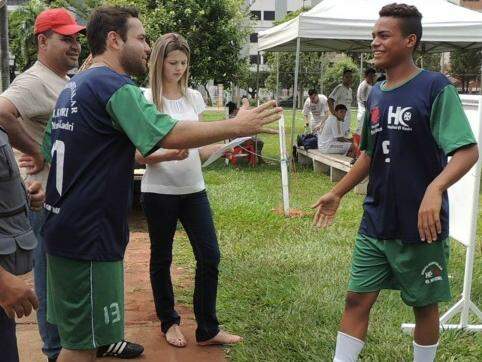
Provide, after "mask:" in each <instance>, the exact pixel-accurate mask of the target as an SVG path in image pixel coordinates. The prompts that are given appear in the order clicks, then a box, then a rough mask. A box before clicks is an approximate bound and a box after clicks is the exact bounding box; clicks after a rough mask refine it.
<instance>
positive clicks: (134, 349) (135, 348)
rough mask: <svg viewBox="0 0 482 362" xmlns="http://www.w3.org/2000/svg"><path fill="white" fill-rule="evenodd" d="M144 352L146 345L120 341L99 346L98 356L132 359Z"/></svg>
mask: <svg viewBox="0 0 482 362" xmlns="http://www.w3.org/2000/svg"><path fill="white" fill-rule="evenodd" d="M142 352H144V347H142V346H141V345H140V344H137V343H132V342H127V341H124V340H122V341H120V342H117V343H112V344H111V345H108V346H101V347H99V348H97V357H98V358H100V357H116V358H122V359H130V358H136V357H139V356H140V355H141V354H142Z"/></svg>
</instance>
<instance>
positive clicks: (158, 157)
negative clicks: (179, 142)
mask: <svg viewBox="0 0 482 362" xmlns="http://www.w3.org/2000/svg"><path fill="white" fill-rule="evenodd" d="M187 156H189V150H186V149H180V150H176V149H174V150H157V151H156V152H153V153H151V154H150V155H149V156H146V157H144V156H142V155H141V153H140V152H139V151H137V150H136V162H137V163H140V164H143V165H151V164H153V163H158V162H165V161H174V160H178V161H180V160H184V159H185V158H187Z"/></svg>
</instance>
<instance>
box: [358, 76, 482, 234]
mask: <svg viewBox="0 0 482 362" xmlns="http://www.w3.org/2000/svg"><path fill="white" fill-rule="evenodd" d="M474 143H476V141H475V138H474V135H473V133H472V130H471V128H470V125H469V123H468V120H467V117H466V115H465V113H464V111H463V108H462V104H461V102H460V99H459V97H458V94H457V91H456V90H455V88H454V87H453V86H452V85H451V84H450V82H449V81H448V79H447V78H446V77H445V76H444V75H442V74H440V73H436V72H429V71H425V70H422V71H420V72H419V73H418V74H417V75H416V76H414V77H413V78H411V79H410V80H408V81H407V82H405V83H404V84H402V85H400V86H398V87H396V88H392V89H386V88H385V82H384V83H377V84H376V85H375V86H374V87H373V88H372V90H371V93H370V95H369V97H368V101H367V112H366V115H365V122H364V128H363V134H362V144H361V149H362V150H364V151H365V153H366V154H367V155H368V156H370V157H371V164H370V172H369V183H368V191H367V196H366V198H365V202H364V205H363V206H364V213H363V218H362V221H361V225H360V229H359V232H360V233H361V234H364V235H367V236H371V237H375V238H378V239H401V240H402V241H403V242H405V243H421V242H422V241H421V239H420V235H419V231H418V210H419V208H420V204H421V202H422V199H423V196H424V194H425V191H426V189H427V187H428V185H429V184H430V183H431V182H432V181H433V180H434V179H435V178H436V177H437V176H438V175H439V174H440V173H441V172H442V170H443V169H444V167H445V166H446V165H447V156H449V155H451V154H452V153H453V152H454V151H456V150H457V149H459V148H461V147H464V146H467V145H470V144H474ZM440 218H441V223H442V233H441V234H440V235H439V240H442V239H444V238H446V237H448V233H449V204H448V197H447V192H445V193H444V194H443V199H442V208H441V213H440Z"/></svg>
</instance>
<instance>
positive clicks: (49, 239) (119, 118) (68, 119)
mask: <svg viewBox="0 0 482 362" xmlns="http://www.w3.org/2000/svg"><path fill="white" fill-rule="evenodd" d="M175 123H176V121H174V120H173V119H172V118H170V117H169V116H167V115H164V114H161V113H159V112H157V109H156V108H155V106H154V105H152V104H151V103H149V102H147V100H146V99H145V98H144V96H143V95H142V93H141V91H140V89H139V88H138V87H137V86H136V85H135V84H134V83H133V82H132V80H131V79H130V78H129V77H128V76H127V75H122V74H119V73H116V72H114V71H113V70H111V69H110V68H107V67H95V68H91V69H89V70H87V71H85V72H82V73H80V74H78V75H76V76H75V77H73V78H72V79H71V80H70V82H69V83H68V84H67V85H66V87H65V88H64V90H63V91H62V92H61V94H60V96H59V99H58V101H57V104H56V106H55V110H54V113H53V115H52V119H51V120H50V122H49V125H48V128H47V132H46V136H45V140H44V145H43V148H44V151H46V152H47V153H49V154H50V155H51V156H52V158H51V168H50V173H49V178H48V182H47V190H46V201H45V208H46V209H47V211H48V213H47V214H48V215H47V219H46V222H45V224H44V228H43V231H44V238H45V242H46V249H47V253H48V254H51V255H55V256H60V257H67V258H72V259H78V260H92V261H116V260H121V259H122V258H123V257H124V252H125V248H126V245H127V242H128V237H129V232H128V226H127V213H128V202H129V197H130V195H131V193H132V177H133V176H132V174H133V166H134V152H135V149H136V148H137V149H138V150H139V151H140V152H141V153H142V154H143V155H148V154H150V153H151V152H153V151H155V150H156V149H157V148H158V144H159V142H160V141H161V140H162V139H163V137H164V136H165V135H167V134H168V133H169V132H170V130H171V129H172V128H173V127H174V125H175ZM49 150H50V152H49ZM44 153H45V152H44ZM47 156H48V155H47Z"/></svg>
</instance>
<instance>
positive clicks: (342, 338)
mask: <svg viewBox="0 0 482 362" xmlns="http://www.w3.org/2000/svg"><path fill="white" fill-rule="evenodd" d="M364 345H365V343H364V342H363V341H361V340H359V339H358V338H355V337H352V336H349V335H348V334H346V333H343V332H338V334H337V336H336V351H335V357H334V358H333V362H356V361H357V360H358V355H359V354H360V352H361V350H362V349H363V346H364Z"/></svg>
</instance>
